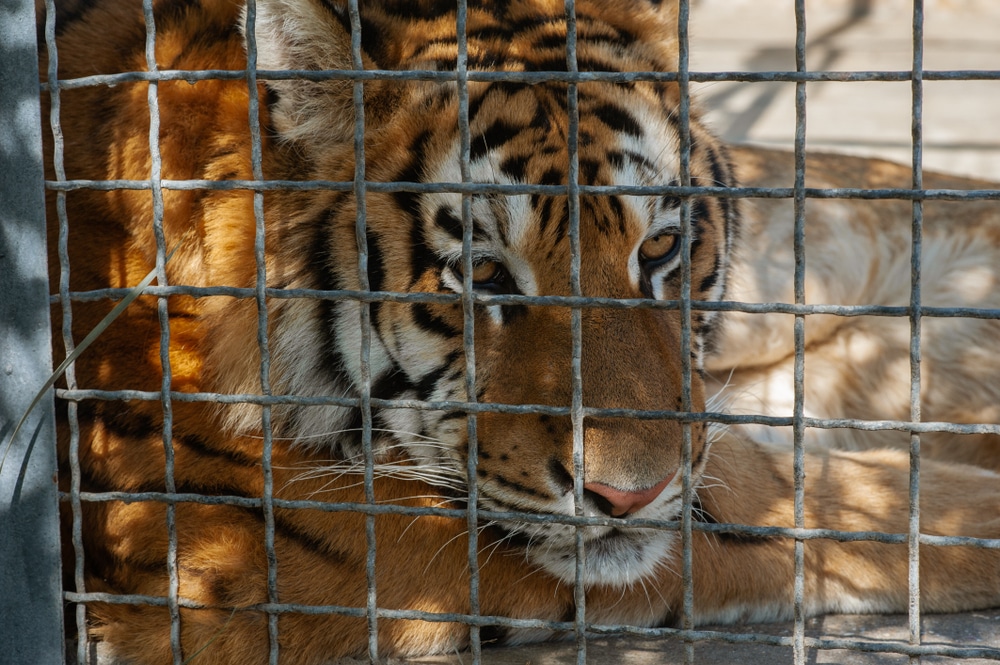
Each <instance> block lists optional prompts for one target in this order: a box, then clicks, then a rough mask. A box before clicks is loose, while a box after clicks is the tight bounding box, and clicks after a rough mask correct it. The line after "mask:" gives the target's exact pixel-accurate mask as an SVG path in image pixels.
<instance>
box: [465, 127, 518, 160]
mask: <svg viewBox="0 0 1000 665" xmlns="http://www.w3.org/2000/svg"><path fill="white" fill-rule="evenodd" d="M520 131H521V128H520V127H518V126H515V125H509V124H507V123H506V122H504V121H503V120H494V121H493V123H492V124H491V125H490V126H489V127H487V128H486V131H484V132H482V133H480V134H478V135H477V136H475V137H474V138H473V139H472V143H471V145H470V146H469V159H470V160H472V161H476V160H477V159H479V158H480V157H482V156H483V155H485V154H486V153H487V152H489V151H490V150H495V149H497V148H500V147H502V146H504V145H506V144H507V142H508V141H510V140H511V139H513V138H514V137H515V136H516V135H517V133H518V132H520Z"/></svg>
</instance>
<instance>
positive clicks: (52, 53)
mask: <svg viewBox="0 0 1000 665" xmlns="http://www.w3.org/2000/svg"><path fill="white" fill-rule="evenodd" d="M45 49H46V51H47V52H48V59H49V62H48V76H47V79H48V84H49V125H50V127H51V129H52V168H53V171H54V172H55V177H56V181H57V182H64V181H65V180H66V165H65V154H64V147H65V146H64V142H63V133H62V122H61V120H60V113H61V96H60V92H61V89H60V86H59V53H58V47H57V44H56V7H55V0H45ZM56 217H57V218H58V220H59V238H58V241H57V242H58V245H57V251H58V254H59V305H60V308H61V310H62V339H63V346H64V348H65V351H66V355H67V356H68V355H70V354H71V353H73V349H74V347H75V343H74V341H73V307H72V301H71V300H70V296H69V275H70V268H71V266H70V262H69V217H68V215H67V212H66V192H65V191H62V190H60V191H57V192H56ZM65 377H66V387H67V388H68V389H70V390H76V389H77V387H78V386H77V383H76V366H75V364H73V363H70V365H69V366H68V367H67V368H66V371H65ZM77 410H78V404H77V402H76V401H72V400H70V401H68V402H67V404H66V417H67V421H68V424H69V432H70V436H69V463H70V490H69V492H70V511H71V513H72V520H73V523H72V527H71V529H72V533H71V539H72V542H73V584H74V588H75V589H76V592H77V593H79V594H83V593H86V591H87V589H86V580H85V576H84V557H85V554H86V553H85V552H84V549H83V502H82V500H81V498H80V489H81V488H80V483H81V476H82V474H81V471H80V421H79V418H78V416H77ZM75 618H76V632H77V645H76V661H77V662H78V663H85V662H87V650H88V635H87V605H86V603H83V602H79V603H77V605H76V617H75Z"/></svg>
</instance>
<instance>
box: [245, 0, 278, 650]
mask: <svg viewBox="0 0 1000 665" xmlns="http://www.w3.org/2000/svg"><path fill="white" fill-rule="evenodd" d="M256 21H257V3H256V2H255V0H248V2H247V4H246V49H247V69H246V76H247V92H248V94H249V103H248V114H249V116H248V119H247V120H248V123H249V129H250V162H251V168H252V169H253V179H254V180H256V181H258V182H259V181H261V180H263V179H264V172H263V167H262V165H261V160H262V156H261V137H260V96H259V94H258V91H257V38H256V33H255V25H256ZM253 216H254V265H255V267H256V275H255V278H254V280H255V281H254V290H255V294H254V295H255V299H256V302H257V348H258V349H259V352H260V389H261V394H263V395H265V396H270V395H271V351H270V345H269V342H268V314H267V256H266V247H265V240H266V233H265V227H264V192H263V190H260V189H255V190H254V193H253ZM261 428H262V430H263V439H264V440H263V447H262V450H261V472H262V473H263V476H264V492H263V496H262V497H261V502H262V504H263V508H264V551H265V557H266V558H267V602H268V604H270V605H275V604H277V603H278V555H277V552H276V551H275V548H274V529H275V525H274V502H273V499H274V469H273V467H272V455H273V452H274V435H273V432H272V430H271V407H270V405H268V404H263V405H261ZM267 636H268V646H269V650H268V660H269V662H270V663H271V665H277V662H278V644H279V642H278V615H277V614H275V613H274V612H272V611H268V613H267Z"/></svg>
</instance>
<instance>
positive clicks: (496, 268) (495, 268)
mask: <svg viewBox="0 0 1000 665" xmlns="http://www.w3.org/2000/svg"><path fill="white" fill-rule="evenodd" d="M502 269H503V268H502V266H501V265H500V262H499V261H483V262H481V263H476V264H474V265H473V266H472V283H473V284H486V283H489V282H493V281H496V279H497V276H498V275H499V274H500V272H501V270H502ZM458 274H459V275H461V274H462V266H461V265H459V266H458Z"/></svg>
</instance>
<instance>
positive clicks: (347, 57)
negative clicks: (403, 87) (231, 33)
mask: <svg viewBox="0 0 1000 665" xmlns="http://www.w3.org/2000/svg"><path fill="white" fill-rule="evenodd" d="M243 13H244V21H243V32H244V37H245V38H248V30H249V25H248V20H247V19H248V16H247V10H246V9H244V12H243ZM253 28H254V41H255V43H256V47H257V68H258V69H265V70H289V69H291V70H310V71H315V70H322V69H352V68H353V65H352V61H351V31H350V19H349V17H348V15H347V8H346V3H340V2H335V1H331V2H324V1H323V0H257V2H256V11H255V17H254V26H253ZM365 60H367V62H365V67H366V68H368V67H372V63H371V62H370V60H369V59H368V58H365ZM266 85H267V86H268V88H270V89H271V90H272V92H274V93H275V96H276V97H277V101H276V102H275V104H274V106H273V107H272V109H271V112H272V116H271V117H272V121H273V123H274V127H275V129H276V130H277V132H278V134H279V135H281V136H282V137H283V138H285V139H288V140H292V141H299V142H302V143H303V144H304V145H306V146H309V147H313V148H315V147H319V148H322V147H323V146H327V145H330V144H336V143H341V142H343V141H346V140H349V139H350V138H351V137H352V136H353V133H354V102H353V83H352V82H351V81H350V80H346V79H340V80H336V79H327V80H323V81H307V80H303V79H297V80H296V79H284V80H269V81H267V82H266Z"/></svg>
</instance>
